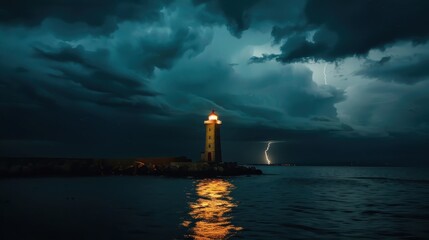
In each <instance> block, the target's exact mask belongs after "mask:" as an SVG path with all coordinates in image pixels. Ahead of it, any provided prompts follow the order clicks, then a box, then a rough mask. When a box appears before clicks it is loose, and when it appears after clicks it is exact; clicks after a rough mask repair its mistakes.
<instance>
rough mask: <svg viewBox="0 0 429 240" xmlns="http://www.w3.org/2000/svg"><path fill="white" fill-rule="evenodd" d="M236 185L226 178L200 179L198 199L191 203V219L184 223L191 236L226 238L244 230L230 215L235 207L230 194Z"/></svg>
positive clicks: (198, 237) (197, 189)
mask: <svg viewBox="0 0 429 240" xmlns="http://www.w3.org/2000/svg"><path fill="white" fill-rule="evenodd" d="M233 188H234V185H233V184H232V183H230V182H228V181H226V180H224V179H204V180H198V181H197V185H196V192H197V197H198V198H197V199H196V200H195V201H194V202H191V203H189V207H190V212H189V216H190V217H191V220H190V221H184V222H183V223H182V225H183V226H184V227H186V228H188V229H189V230H190V233H191V234H190V235H187V236H186V237H190V238H193V239H197V240H203V239H204V240H205V239H226V238H229V237H231V236H232V235H233V234H234V233H236V232H238V231H240V230H242V228H241V227H237V226H234V225H233V224H232V223H231V219H232V217H231V216H229V215H230V214H229V213H230V212H231V211H232V209H233V208H234V207H236V206H237V204H236V203H234V199H233V198H232V197H231V196H229V194H230V193H231V190H232V189H233Z"/></svg>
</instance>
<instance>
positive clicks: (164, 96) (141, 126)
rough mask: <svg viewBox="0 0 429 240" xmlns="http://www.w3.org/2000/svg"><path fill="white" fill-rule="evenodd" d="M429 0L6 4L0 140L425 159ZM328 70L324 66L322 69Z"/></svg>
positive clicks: (61, 151)
mask: <svg viewBox="0 0 429 240" xmlns="http://www.w3.org/2000/svg"><path fill="white" fill-rule="evenodd" d="M428 10H429V1H426V0H421V1H419V0H402V1H397V0H379V1H374V0H349V1H344V0H326V1H317V0H314V1H313V0H308V1H304V0H292V1H285V0H271V1H266V0H264V1H262V0H247V1H244V0H243V1H231V0H219V1H215V0H176V1H173V0H164V1H160V0H107V1H101V0H86V1H82V0H39V1H29V0H15V1H8V3H2V4H1V5H0V36H1V38H0V59H1V61H0V113H1V115H0V129H1V131H0V155H1V156H51V157H54V156H73V157H134V156H143V157H145V156H178V155H185V156H188V157H191V158H193V159H198V157H199V153H200V151H201V150H202V149H203V140H204V124H203V121H204V120H205V119H206V117H207V115H208V113H209V112H210V110H211V109H212V108H214V109H216V111H217V112H218V113H219V115H220V119H221V120H222V121H223V123H224V124H223V126H222V144H223V145H222V146H223V153H224V159H225V160H229V161H238V162H242V163H246V162H247V163H251V162H252V163H262V162H263V151H264V149H265V147H266V141H269V140H276V141H279V142H278V143H276V144H273V145H272V149H271V152H270V154H271V158H272V160H273V162H276V163H281V162H293V163H296V164H316V165H326V164H350V163H352V164H364V165H385V164H387V165H429V160H428V159H429V158H428V157H427V156H428V148H429V107H428V103H429V43H428V41H427V40H428V38H429V27H428V26H427V23H428V22H429V14H428ZM324 72H325V74H326V82H327V84H325V77H324Z"/></svg>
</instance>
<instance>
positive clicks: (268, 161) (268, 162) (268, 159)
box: [265, 141, 272, 165]
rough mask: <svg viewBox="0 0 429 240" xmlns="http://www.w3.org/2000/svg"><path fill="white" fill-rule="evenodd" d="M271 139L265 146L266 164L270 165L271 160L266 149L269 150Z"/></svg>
mask: <svg viewBox="0 0 429 240" xmlns="http://www.w3.org/2000/svg"><path fill="white" fill-rule="evenodd" d="M271 143H272V142H271V141H269V142H268V145H267V148H266V149H265V160H267V164H268V165H270V164H271V161H270V158H269V157H268V150H270V146H271Z"/></svg>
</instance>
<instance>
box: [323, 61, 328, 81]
mask: <svg viewBox="0 0 429 240" xmlns="http://www.w3.org/2000/svg"><path fill="white" fill-rule="evenodd" d="M327 66H328V64H327V63H325V66H324V67H323V76H324V78H325V85H328V81H326V67H327Z"/></svg>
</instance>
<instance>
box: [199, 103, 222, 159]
mask: <svg viewBox="0 0 429 240" xmlns="http://www.w3.org/2000/svg"><path fill="white" fill-rule="evenodd" d="M221 124H222V121H220V120H219V119H218V116H217V114H216V113H215V112H214V110H212V112H211V113H210V115H209V117H208V120H206V121H204V125H206V145H205V150H204V155H203V156H202V160H203V161H205V162H207V163H219V162H222V151H221V147H220V125H221Z"/></svg>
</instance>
